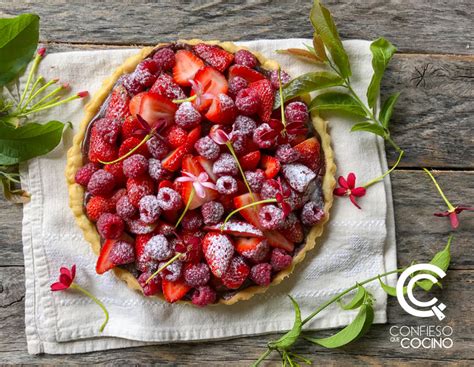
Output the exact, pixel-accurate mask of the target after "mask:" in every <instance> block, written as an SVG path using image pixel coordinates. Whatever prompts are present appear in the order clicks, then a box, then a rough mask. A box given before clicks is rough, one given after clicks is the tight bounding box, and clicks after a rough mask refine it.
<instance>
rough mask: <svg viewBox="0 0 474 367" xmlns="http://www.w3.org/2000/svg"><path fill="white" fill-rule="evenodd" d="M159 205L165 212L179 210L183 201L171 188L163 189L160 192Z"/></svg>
mask: <svg viewBox="0 0 474 367" xmlns="http://www.w3.org/2000/svg"><path fill="white" fill-rule="evenodd" d="M158 204H159V205H160V208H161V209H163V210H179V209H180V208H181V206H182V205H183V201H182V200H181V196H180V195H179V194H178V193H177V192H176V191H174V190H173V189H171V188H169V187H163V188H161V189H160V190H159V191H158Z"/></svg>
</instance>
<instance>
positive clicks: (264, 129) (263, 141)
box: [253, 123, 276, 149]
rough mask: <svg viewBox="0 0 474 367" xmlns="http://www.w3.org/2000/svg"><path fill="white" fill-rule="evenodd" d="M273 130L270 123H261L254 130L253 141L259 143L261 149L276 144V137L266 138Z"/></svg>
mask: <svg viewBox="0 0 474 367" xmlns="http://www.w3.org/2000/svg"><path fill="white" fill-rule="evenodd" d="M270 131H273V130H272V128H271V127H270V125H268V124H267V123H263V124H261V125H260V126H259V127H257V128H256V129H255V130H254V131H253V141H254V143H255V144H257V145H258V147H259V148H261V149H268V148H271V147H272V146H273V145H274V144H275V141H276V139H275V138H266V136H265V135H267V133H268V132H270Z"/></svg>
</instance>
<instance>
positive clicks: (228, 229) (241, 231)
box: [204, 220, 264, 238]
mask: <svg viewBox="0 0 474 367" xmlns="http://www.w3.org/2000/svg"><path fill="white" fill-rule="evenodd" d="M204 229H205V230H207V231H221V232H222V233H226V234H230V235H232V236H237V237H258V238H263V237H264V235H263V232H262V231H261V230H260V229H258V228H257V227H255V226H253V225H251V224H250V223H247V222H244V221H240V220H231V221H229V222H227V223H226V224H224V223H222V222H220V223H217V224H215V225H208V226H206V227H204Z"/></svg>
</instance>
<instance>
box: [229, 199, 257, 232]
mask: <svg viewBox="0 0 474 367" xmlns="http://www.w3.org/2000/svg"><path fill="white" fill-rule="evenodd" d="M253 196H254V198H255V201H259V200H260V196H259V195H258V194H255V193H254V194H253ZM252 202H253V200H252V197H251V196H250V194H249V193H247V194H243V195H240V196H237V197H235V198H234V206H235V208H237V209H238V208H241V207H243V206H244V205H247V204H251V203H252ZM261 207H262V205H261V204H259V205H255V206H251V207H249V208H245V209H242V210H241V211H239V214H240V215H241V216H242V217H244V219H245V220H246V221H247V222H249V223H250V224H252V225H253V226H255V227H257V228H259V227H260V221H259V220H258V212H259V210H260V208H261Z"/></svg>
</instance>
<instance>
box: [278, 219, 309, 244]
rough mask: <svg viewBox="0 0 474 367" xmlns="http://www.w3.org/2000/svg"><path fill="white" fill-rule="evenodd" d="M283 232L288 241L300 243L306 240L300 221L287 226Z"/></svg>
mask: <svg viewBox="0 0 474 367" xmlns="http://www.w3.org/2000/svg"><path fill="white" fill-rule="evenodd" d="M281 232H282V233H283V235H284V236H285V237H286V239H287V240H288V241H291V242H294V243H300V242H302V241H303V240H304V230H303V225H302V224H301V222H300V221H299V220H298V219H296V220H295V221H294V222H291V223H290V224H288V225H286V226H285V228H284V230H282V231H281Z"/></svg>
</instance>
